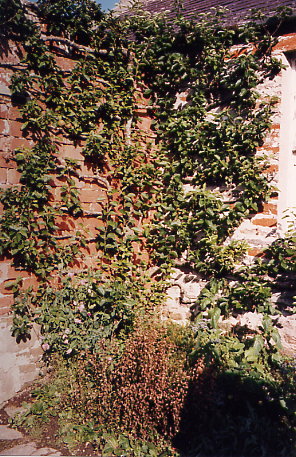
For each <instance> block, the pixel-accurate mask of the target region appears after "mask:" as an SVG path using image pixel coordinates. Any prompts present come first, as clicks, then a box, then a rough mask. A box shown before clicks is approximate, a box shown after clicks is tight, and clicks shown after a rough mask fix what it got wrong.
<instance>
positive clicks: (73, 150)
mask: <svg viewBox="0 0 296 457" xmlns="http://www.w3.org/2000/svg"><path fill="white" fill-rule="evenodd" d="M82 149H83V148H82V147H80V146H73V145H71V144H66V145H65V144H64V145H63V146H61V147H60V148H59V155H60V157H66V158H71V159H75V160H81V161H84V156H83V155H82V154H81V151H82Z"/></svg>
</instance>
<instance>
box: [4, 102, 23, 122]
mask: <svg viewBox="0 0 296 457" xmlns="http://www.w3.org/2000/svg"><path fill="white" fill-rule="evenodd" d="M0 119H9V120H13V121H21V119H22V115H21V113H20V111H19V110H18V108H16V107H15V106H12V105H11V104H10V103H0Z"/></svg>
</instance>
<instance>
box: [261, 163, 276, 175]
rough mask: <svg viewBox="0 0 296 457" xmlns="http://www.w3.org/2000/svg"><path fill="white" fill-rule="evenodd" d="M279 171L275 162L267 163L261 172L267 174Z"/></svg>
mask: <svg viewBox="0 0 296 457" xmlns="http://www.w3.org/2000/svg"><path fill="white" fill-rule="evenodd" d="M278 171H279V166H278V165H276V164H272V165H269V166H268V168H265V170H264V171H263V173H265V174H267V173H268V174H269V173H277V172H278Z"/></svg>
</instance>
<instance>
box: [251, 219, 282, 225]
mask: <svg viewBox="0 0 296 457" xmlns="http://www.w3.org/2000/svg"><path fill="white" fill-rule="evenodd" d="M252 223H253V224H254V225H260V226H261V227H275V226H276V223H277V220H276V218H275V217H264V218H263V217H262V218H259V217H258V218H256V219H253V220H252Z"/></svg>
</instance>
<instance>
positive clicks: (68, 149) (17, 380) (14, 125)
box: [0, 34, 296, 403]
mask: <svg viewBox="0 0 296 457" xmlns="http://www.w3.org/2000/svg"><path fill="white" fill-rule="evenodd" d="M294 49H296V34H294V35H289V36H286V37H283V38H282V39H281V40H280V43H279V45H278V47H277V49H276V50H275V52H276V54H277V55H278V56H280V57H281V58H283V59H284V57H283V52H284V51H285V52H286V51H291V50H294ZM3 50H4V52H3V55H2V62H1V66H0V97H1V99H0V126H1V127H0V128H1V133H2V137H1V142H0V183H1V187H2V188H4V189H5V188H7V187H9V186H20V183H19V173H18V172H17V170H16V163H15V161H14V160H13V158H14V151H15V149H16V148H18V147H30V146H32V145H33V142H32V139H31V138H30V137H24V136H23V131H22V129H21V127H22V123H21V115H20V112H19V111H18V109H17V108H16V107H15V106H13V104H12V101H11V93H10V89H9V85H10V79H11V76H12V74H13V72H14V70H15V69H16V68H17V67H18V66H19V63H20V59H21V57H22V53H23V51H22V49H21V48H20V47H17V46H16V45H15V44H14V43H9V46H8V47H7V46H6V45H5V46H4V47H3ZM56 60H57V63H58V65H59V66H60V67H61V68H62V69H63V70H64V71H65V72H70V71H71V70H72V69H73V67H74V66H75V60H74V59H71V58H66V57H64V56H63V52H59V51H58V49H57V50H56ZM283 78H284V72H282V73H281V74H280V75H279V76H277V77H276V78H275V79H274V80H272V81H270V82H268V83H267V84H265V85H264V86H262V88H261V90H262V95H263V97H264V96H266V95H269V96H270V95H272V96H276V97H279V99H281V98H282V92H283V90H284V88H283ZM137 115H138V127H139V128H140V129H141V130H142V131H143V132H144V133H145V134H147V135H148V134H151V131H150V130H149V128H150V122H151V119H150V116H149V114H148V112H147V109H146V108H145V106H144V105H139V109H138V111H137ZM281 119H282V105H281V103H278V105H277V107H276V109H275V113H274V116H273V121H272V122H273V124H272V128H271V131H270V133H269V135H268V136H267V138H266V141H265V144H264V146H263V147H262V148H260V150H259V151H258V154H267V156H268V161H269V166H268V168H267V169H266V173H267V174H268V176H269V178H270V181H271V182H272V183H273V184H274V185H275V186H278V180H279V162H280V159H279V156H280V154H282V153H283V154H285V151H280V141H281V140H280V137H281V135H283V133H282V132H283V130H285V129H286V126H285V125H284V124H282V123H281ZM57 144H58V148H59V160H60V161H61V163H64V161H65V159H66V158H69V159H74V160H76V161H77V165H78V168H77V174H76V176H75V178H74V180H75V186H76V188H77V189H78V190H79V195H80V202H81V206H82V209H83V214H82V216H81V217H76V218H75V217H71V216H68V215H67V216H66V215H65V216H63V217H60V218H59V219H58V220H57V221H56V222H57V226H58V227H59V232H58V238H59V242H60V243H65V244H67V243H70V242H71V241H72V240H73V238H75V237H76V236H77V233H76V232H77V231H80V232H82V233H83V234H84V235H85V238H86V246H85V247H84V248H81V249H80V252H79V255H78V256H77V258H76V261H75V263H74V264H73V265H72V266H71V270H72V272H79V271H80V270H83V269H84V268H85V267H92V268H98V259H97V257H96V256H97V250H96V248H95V234H96V227H98V224H99V223H100V222H99V221H100V214H101V210H102V206H101V204H100V201H101V202H102V201H104V198H106V190H107V189H108V186H109V181H108V173H107V174H106V175H104V176H102V175H100V174H98V173H97V172H96V170H94V168H93V167H92V165H91V164H90V163H88V162H87V161H86V160H85V158H84V156H83V155H82V149H83V142H81V143H79V144H75V143H73V142H71V141H69V140H68V138H65V137H63V136H62V135H61V136H60V137H59V138H58V142H57ZM109 174H112V171H109ZM63 185H64V182H63V180H60V179H58V178H55V177H53V178H52V182H51V186H52V188H53V191H52V201H53V202H60V201H61V189H62V187H63ZM278 205H279V198H278V191H277V190H275V191H274V193H273V195H272V197H271V198H270V200H269V201H268V202H267V203H265V204H264V205H263V207H262V208H261V210H260V212H259V213H257V214H254V215H252V217H251V218H250V219H248V220H246V221H245V222H243V224H241V226H240V227H239V228H238V229H237V230H236V231H235V233H234V234H233V236H232V238H233V239H244V240H246V241H247V242H248V243H249V246H250V247H249V250H248V259H247V260H248V262H251V261H252V259H253V258H254V257H256V256H258V255H259V256H260V255H261V253H262V249H264V248H265V247H266V246H267V245H268V244H269V243H271V242H272V241H274V240H275V239H276V237H277V236H278V233H279V229H280V223H279V217H278ZM281 211H282V210H281ZM19 276H21V277H22V278H23V282H24V286H25V287H28V286H29V285H32V286H36V284H37V282H36V278H35V277H34V276H33V275H31V274H29V273H27V272H26V271H22V270H20V269H15V268H14V267H13V266H12V262H11V260H10V259H8V258H2V259H1V266H0V329H1V334H0V360H1V367H2V370H1V374H0V403H1V402H3V401H5V400H6V399H8V398H10V397H11V396H12V395H13V394H14V393H15V392H16V391H18V390H19V389H20V388H21V387H22V386H23V385H24V384H25V383H26V382H28V381H31V380H32V379H34V378H35V377H36V376H37V375H38V371H39V365H38V362H39V361H40V359H41V355H42V351H41V349H40V342H39V341H40V340H39V337H40V335H39V334H38V329H37V328H36V329H34V332H33V335H34V336H32V339H31V340H28V341H27V342H20V343H16V342H15V339H14V338H12V337H11V336H10V326H11V322H12V317H11V305H12V303H13V294H12V290H11V289H9V288H7V285H8V286H9V283H10V282H11V281H12V280H14V279H16V278H17V277H19ZM202 285H203V283H202V281H201V280H200V278H199V277H198V276H196V275H195V274H193V273H192V272H188V271H184V269H182V266H180V268H176V270H175V273H174V275H173V277H172V286H171V287H170V288H169V290H168V296H169V298H168V301H167V305H166V310H165V313H166V314H167V316H169V317H170V318H172V319H173V320H175V321H178V322H184V321H185V320H186V319H187V318H188V316H189V314H190V308H191V306H192V305H193V304H194V302H195V300H196V298H197V296H198V294H199V292H200V290H201V288H202ZM290 295H291V293H290ZM282 296H283V295H282V294H281V297H282ZM275 299H276V298H275ZM284 299H285V300H286V299H288V300H290V299H291V297H290V296H287V297H284ZM248 314H250V313H248ZM249 318H250V319H251V320H252V319H253V317H252V316H249ZM282 319H283V321H282V322H283V323H284V326H285V327H284V328H283V329H281V330H280V331H281V333H282V337H283V341H284V343H285V348H286V350H288V351H289V352H293V351H295V350H296V341H295V320H293V318H291V317H284V318H282ZM293 322H294V326H293Z"/></svg>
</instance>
